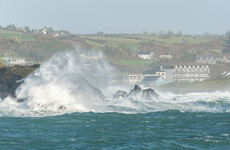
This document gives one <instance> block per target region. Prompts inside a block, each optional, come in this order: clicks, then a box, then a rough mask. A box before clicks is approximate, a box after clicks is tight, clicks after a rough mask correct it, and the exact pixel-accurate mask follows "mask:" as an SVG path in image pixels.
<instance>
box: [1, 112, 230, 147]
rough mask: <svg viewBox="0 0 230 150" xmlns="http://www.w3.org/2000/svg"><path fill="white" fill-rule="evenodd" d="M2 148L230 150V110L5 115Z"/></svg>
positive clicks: (2, 126)
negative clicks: (218, 111)
mask: <svg viewBox="0 0 230 150" xmlns="http://www.w3.org/2000/svg"><path fill="white" fill-rule="evenodd" d="M0 149H218V150H220V149H223V150H226V149H230V113H229V112H225V113H208V112H180V111H178V110H168V111H163V112H152V113H146V114H122V113H72V114H65V115H60V116H49V117H1V118H0Z"/></svg>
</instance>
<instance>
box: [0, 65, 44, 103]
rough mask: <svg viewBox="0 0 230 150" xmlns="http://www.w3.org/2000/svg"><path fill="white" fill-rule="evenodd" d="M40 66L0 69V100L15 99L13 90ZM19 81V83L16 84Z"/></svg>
mask: <svg viewBox="0 0 230 150" xmlns="http://www.w3.org/2000/svg"><path fill="white" fill-rule="evenodd" d="M39 66H40V65H33V66H18V65H17V66H13V67H1V68H0V98H1V99H5V98H6V97H8V96H12V97H15V90H16V89H17V88H18V86H19V85H20V84H21V82H23V81H22V79H23V78H25V77H26V76H27V75H29V74H30V73H32V72H33V71H34V70H35V69H37V68H38V67H39ZM17 81H20V82H17Z"/></svg>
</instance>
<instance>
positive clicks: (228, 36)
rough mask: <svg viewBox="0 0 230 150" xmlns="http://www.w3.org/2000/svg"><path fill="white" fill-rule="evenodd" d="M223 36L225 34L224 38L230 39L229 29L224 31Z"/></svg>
mask: <svg viewBox="0 0 230 150" xmlns="http://www.w3.org/2000/svg"><path fill="white" fill-rule="evenodd" d="M225 36H226V38H227V39H228V40H230V31H228V32H226V33H225Z"/></svg>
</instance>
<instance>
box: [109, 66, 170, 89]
mask: <svg viewBox="0 0 230 150" xmlns="http://www.w3.org/2000/svg"><path fill="white" fill-rule="evenodd" d="M146 77H152V78H154V79H155V77H162V78H163V79H164V80H162V79H159V80H156V81H157V84H155V85H159V82H158V81H162V82H163V81H166V73H165V71H162V70H147V71H144V72H143V73H142V74H129V75H113V76H111V79H110V84H124V85H135V84H138V85H140V84H142V81H143V80H144V79H145V78H146ZM152 78H151V79H152ZM147 81H150V80H149V78H147V79H145V81H144V83H145V84H147V83H146V82H147ZM153 82H154V81H153V79H152V80H151V83H149V84H152V85H153ZM164 83H165V82H164ZM161 84H163V83H161Z"/></svg>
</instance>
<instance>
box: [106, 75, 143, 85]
mask: <svg viewBox="0 0 230 150" xmlns="http://www.w3.org/2000/svg"><path fill="white" fill-rule="evenodd" d="M144 77H145V76H144V75H143V74H129V75H113V76H111V79H110V84H124V85H135V84H140V83H141V81H142V80H143V79H144Z"/></svg>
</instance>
